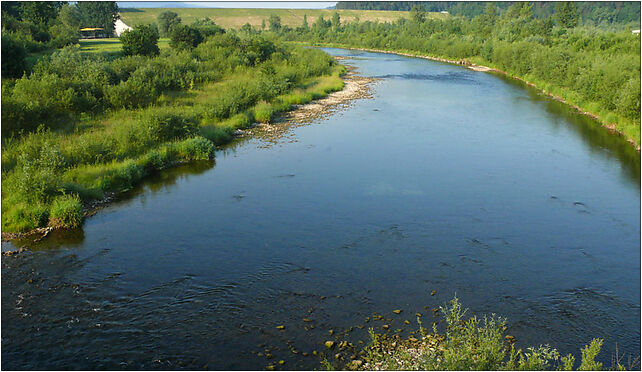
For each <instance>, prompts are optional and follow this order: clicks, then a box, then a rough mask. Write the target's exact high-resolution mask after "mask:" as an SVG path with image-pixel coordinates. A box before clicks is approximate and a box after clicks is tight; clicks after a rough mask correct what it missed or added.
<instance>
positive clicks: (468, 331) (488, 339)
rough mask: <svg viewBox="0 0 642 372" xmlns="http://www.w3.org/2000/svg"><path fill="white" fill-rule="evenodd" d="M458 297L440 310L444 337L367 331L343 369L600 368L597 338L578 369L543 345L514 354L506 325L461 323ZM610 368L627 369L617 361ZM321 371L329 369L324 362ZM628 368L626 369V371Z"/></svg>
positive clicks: (472, 320)
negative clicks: (356, 356)
mask: <svg viewBox="0 0 642 372" xmlns="http://www.w3.org/2000/svg"><path fill="white" fill-rule="evenodd" d="M466 311H467V309H466V310H462V308H461V304H460V303H459V300H458V299H457V297H455V298H454V299H453V300H451V301H450V306H446V307H441V312H442V313H443V314H444V316H445V319H446V332H445V334H444V335H440V334H438V333H437V329H436V326H435V325H433V330H432V332H428V331H427V330H426V329H424V328H423V327H421V321H420V318H417V321H418V322H419V326H420V328H419V332H418V334H419V335H418V337H419V338H418V339H417V338H415V337H412V336H411V337H408V338H407V339H401V338H400V337H399V336H398V335H396V336H388V335H385V334H376V333H375V332H374V330H373V329H372V328H371V329H370V336H371V343H370V345H368V346H367V347H366V348H365V349H364V350H363V351H362V352H361V359H357V360H353V361H351V362H350V363H348V364H347V365H346V366H345V368H347V369H351V370H565V371H566V370H573V369H574V368H577V369H578V370H600V369H602V368H603V365H602V363H600V362H597V361H596V360H595V358H596V357H597V355H598V354H599V352H600V349H601V347H602V340H601V339H594V340H592V341H591V343H590V344H589V345H587V346H585V347H584V348H583V349H582V350H581V353H582V358H581V360H580V361H579V365H578V364H577V363H576V361H575V357H574V356H573V355H571V354H569V355H566V356H562V355H560V353H559V352H558V351H557V350H556V349H553V348H551V347H550V346H548V345H540V346H537V347H529V348H527V349H526V350H525V351H524V350H522V349H516V348H515V345H514V338H512V336H508V335H505V331H506V320H505V319H503V318H500V317H496V316H495V315H494V314H493V315H492V316H491V317H486V316H484V317H483V318H478V317H476V316H473V317H470V318H468V319H465V314H466ZM614 363H615V365H614V366H613V368H615V369H618V370H623V369H626V367H625V366H624V365H622V364H621V363H620V360H617V361H615V362H614ZM323 364H324V366H325V367H326V368H328V369H334V367H335V366H334V365H332V364H331V363H330V362H328V361H327V360H325V361H324V362H323ZM628 367H629V368H630V367H631V366H628Z"/></svg>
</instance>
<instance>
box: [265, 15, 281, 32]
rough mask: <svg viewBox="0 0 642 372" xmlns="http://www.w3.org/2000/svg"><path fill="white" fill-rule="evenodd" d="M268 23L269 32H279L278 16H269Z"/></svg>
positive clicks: (279, 21)
mask: <svg viewBox="0 0 642 372" xmlns="http://www.w3.org/2000/svg"><path fill="white" fill-rule="evenodd" d="M268 23H269V24H270V31H272V32H279V31H280V30H281V17H279V16H278V15H276V14H272V15H270V18H269V19H268Z"/></svg>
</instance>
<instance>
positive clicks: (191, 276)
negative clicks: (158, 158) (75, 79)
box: [2, 49, 640, 369]
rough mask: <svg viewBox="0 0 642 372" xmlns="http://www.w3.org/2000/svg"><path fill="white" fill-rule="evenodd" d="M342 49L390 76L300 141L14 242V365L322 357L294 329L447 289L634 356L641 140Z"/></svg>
mask: <svg viewBox="0 0 642 372" xmlns="http://www.w3.org/2000/svg"><path fill="white" fill-rule="evenodd" d="M329 52H330V53H332V54H335V55H341V56H351V57H355V58H354V59H353V60H351V61H349V63H350V64H353V65H355V66H357V67H358V69H359V72H360V73H361V74H363V75H366V76H373V77H380V78H381V79H382V80H380V81H379V82H378V83H376V84H375V86H374V93H375V94H374V98H373V99H370V100H359V101H357V102H356V103H355V105H354V106H353V107H350V108H348V109H346V110H342V111H340V112H336V113H335V114H333V115H331V116H330V117H329V118H327V119H323V120H317V121H315V122H313V123H311V125H308V126H303V127H299V128H296V129H293V132H292V134H293V135H294V137H295V139H296V141H292V140H291V139H287V138H286V139H283V140H282V141H280V143H279V144H277V145H273V146H270V147H268V148H266V147H265V146H264V145H265V144H266V143H265V142H264V141H262V140H261V139H250V140H245V141H242V142H238V143H236V144H233V145H232V146H230V147H228V148H227V149H224V150H222V151H219V152H218V153H217V155H216V163H215V164H214V163H211V164H210V163H201V164H196V165H193V166H190V167H184V168H180V169H174V170H170V171H168V172H166V173H164V174H163V175H160V176H158V177H156V178H155V179H152V180H149V181H148V182H147V183H146V184H145V185H143V186H142V187H140V188H138V189H137V190H134V191H133V192H131V193H130V194H129V195H128V196H127V197H125V198H124V199H123V200H121V201H120V202H117V203H114V204H113V205H111V206H110V207H108V208H106V209H104V210H103V211H101V212H100V213H98V214H97V215H96V216H95V217H92V218H90V219H88V220H87V221H86V223H85V225H84V229H83V230H82V231H73V232H67V233H64V234H63V233H57V234H55V236H54V237H52V238H49V239H47V240H46V241H44V242H43V243H40V244H39V245H37V246H36V247H34V251H33V252H31V253H27V254H22V255H18V256H13V257H2V368H3V369H96V368H103V369H104V368H108V369H128V368H132V369H133V368H142V369H153V368H161V369H174V368H189V369H198V368H210V369H263V368H265V366H266V365H267V364H268V362H269V361H268V360H266V359H265V358H262V357H258V356H256V355H255V354H252V351H255V352H258V351H260V352H262V351H263V349H264V348H266V347H267V348H268V349H270V350H271V352H272V354H273V355H274V357H275V360H280V359H283V360H285V361H286V363H285V365H284V366H283V367H284V368H288V369H294V368H320V364H319V361H318V359H315V358H312V357H303V356H301V354H297V355H295V354H293V353H291V352H290V350H289V349H288V342H292V344H293V345H294V346H295V347H296V349H297V350H300V351H301V352H304V351H305V352H311V351H312V350H315V349H316V350H322V343H323V342H324V341H326V340H329V339H332V338H331V337H330V336H329V334H328V330H329V329H334V330H336V331H337V332H338V331H340V330H343V329H346V328H348V327H350V326H354V325H359V324H363V321H364V318H365V317H367V316H369V315H371V314H372V313H373V312H379V313H383V314H391V311H392V310H393V309H403V310H404V312H403V313H402V314H400V315H394V316H393V315H392V314H391V315H389V316H390V317H394V319H395V320H394V322H393V325H392V326H391V328H404V330H412V329H415V328H416V326H414V325H413V326H405V325H404V324H403V320H405V319H409V320H411V321H412V322H413V324H414V319H413V318H414V316H411V315H410V314H414V313H415V312H421V313H424V314H425V316H424V318H423V319H424V324H425V325H426V324H428V325H429V324H430V322H431V321H432V320H433V319H434V318H433V316H432V312H431V311H430V310H425V308H424V306H429V307H430V308H433V307H437V306H439V305H443V304H444V303H445V302H446V301H448V300H449V299H451V298H452V297H453V295H455V293H456V294H457V296H458V297H459V298H460V300H461V301H462V302H463V304H464V305H465V306H466V307H469V308H470V311H471V312H472V313H474V314H482V313H488V314H490V313H497V314H500V315H502V316H505V317H507V318H508V319H509V322H510V327H509V330H508V331H509V333H510V334H512V335H515V336H516V337H517V338H518V340H519V343H518V346H521V347H525V346H529V345H533V344H540V343H550V344H551V346H553V347H556V348H558V349H559V350H560V351H562V352H565V353H568V352H573V353H575V354H576V355H577V354H578V350H579V348H580V347H581V346H583V345H584V344H586V343H588V342H590V340H591V339H592V338H594V337H602V338H604V339H605V341H604V349H603V353H602V354H601V357H602V360H603V361H605V362H606V363H607V364H608V365H610V360H611V354H612V353H613V352H614V351H615V346H616V344H617V347H618V348H619V351H620V353H633V354H634V355H636V356H637V355H639V350H640V156H639V155H638V154H637V153H636V152H635V151H634V150H633V149H632V148H631V147H630V146H629V145H627V144H626V143H625V142H624V141H623V140H622V139H620V138H617V137H614V136H611V135H609V134H607V133H606V132H605V131H604V130H603V129H600V128H599V127H598V126H597V125H596V124H595V123H593V122H591V121H590V120H588V119H586V118H583V117H580V116H578V115H576V114H573V113H571V112H570V111H569V110H567V109H566V108H565V107H564V106H563V105H561V104H559V103H556V102H551V101H550V100H547V99H545V98H543V97H541V96H539V95H538V94H537V93H536V92H534V91H533V90H530V89H525V88H524V87H523V86H521V85H518V84H515V83H511V82H509V81H506V80H505V79H503V78H500V77H498V76H494V75H491V74H486V73H480V72H474V71H470V70H467V69H464V68H462V67H458V66H452V65H446V64H441V63H436V62H432V61H427V60H422V59H412V58H405V57H398V56H393V55H386V54H374V53H363V52H354V51H345V50H339V49H331V50H329ZM3 245H4V248H5V249H6V248H10V247H9V246H8V245H7V244H5V243H3ZM433 290H436V291H437V294H436V295H435V296H431V295H430V293H431V291H433ZM303 318H310V319H311V320H312V322H311V323H305V322H303V321H302V319H303ZM437 319H438V318H437ZM310 324H312V325H314V329H311V330H309V331H306V330H305V329H304V326H308V325H310ZM277 325H285V326H286V328H285V330H283V331H280V330H277V329H276V328H275V327H276V326H277ZM360 339H361V340H366V339H367V335H366V331H365V330H361V329H355V331H353V332H351V333H350V340H352V341H353V342H355V343H356V342H357V340H360Z"/></svg>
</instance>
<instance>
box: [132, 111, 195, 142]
mask: <svg viewBox="0 0 642 372" xmlns="http://www.w3.org/2000/svg"><path fill="white" fill-rule="evenodd" d="M138 125H140V126H141V127H143V128H144V129H145V132H146V133H147V136H148V137H149V138H150V140H151V141H153V142H154V143H162V142H166V141H170V140H175V139H180V138H185V137H189V136H191V135H193V134H196V133H197V131H198V121H197V120H196V117H194V116H188V115H186V114H181V113H175V112H172V111H159V112H156V111H151V112H148V113H145V114H144V115H143V116H142V117H141V118H140V119H139V124H138Z"/></svg>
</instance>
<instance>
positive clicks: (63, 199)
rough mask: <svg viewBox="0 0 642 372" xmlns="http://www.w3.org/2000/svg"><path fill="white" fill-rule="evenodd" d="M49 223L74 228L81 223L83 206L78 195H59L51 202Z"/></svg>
mask: <svg viewBox="0 0 642 372" xmlns="http://www.w3.org/2000/svg"><path fill="white" fill-rule="evenodd" d="M49 214H50V217H49V218H50V219H49V224H50V225H51V226H56V227H64V228H75V227H79V226H80V225H81V224H82V217H83V206H82V202H81V201H80V198H79V197H78V195H61V196H59V197H57V198H55V199H54V201H53V203H52V204H51V211H50V213H49Z"/></svg>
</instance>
